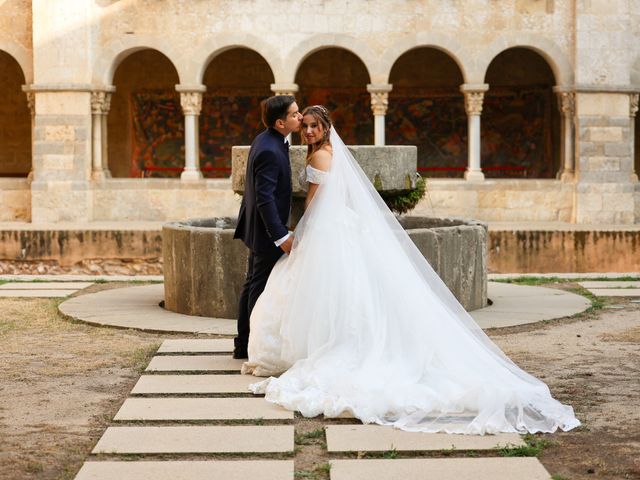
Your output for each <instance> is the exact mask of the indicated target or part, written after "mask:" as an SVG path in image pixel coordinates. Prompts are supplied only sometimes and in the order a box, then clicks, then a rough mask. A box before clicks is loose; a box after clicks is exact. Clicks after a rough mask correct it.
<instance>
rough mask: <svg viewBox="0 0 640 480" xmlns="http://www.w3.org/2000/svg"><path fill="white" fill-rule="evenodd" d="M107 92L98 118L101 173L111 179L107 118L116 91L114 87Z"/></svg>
mask: <svg viewBox="0 0 640 480" xmlns="http://www.w3.org/2000/svg"><path fill="white" fill-rule="evenodd" d="M107 88H108V89H109V90H108V91H107V92H105V96H104V103H103V105H102V115H101V117H100V126H101V130H102V132H101V133H102V171H103V173H104V175H105V177H106V178H111V170H110V169H109V148H108V147H109V140H108V138H107V117H108V116H109V110H111V95H112V94H113V92H115V91H116V87H114V86H111V87H107Z"/></svg>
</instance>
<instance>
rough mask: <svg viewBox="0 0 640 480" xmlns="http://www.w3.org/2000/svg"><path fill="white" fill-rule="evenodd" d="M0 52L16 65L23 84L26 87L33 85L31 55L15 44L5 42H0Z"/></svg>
mask: <svg viewBox="0 0 640 480" xmlns="http://www.w3.org/2000/svg"><path fill="white" fill-rule="evenodd" d="M0 50H2V51H4V52H6V53H7V54H9V55H11V56H12V57H13V59H14V60H15V61H16V62H17V63H18V65H19V66H20V69H21V70H22V74H23V75H24V81H25V83H26V84H27V85H28V84H30V83H33V58H32V56H31V54H30V53H29V52H28V51H27V50H26V49H25V48H23V47H22V46H20V45H18V44H17V43H14V42H8V41H6V40H0Z"/></svg>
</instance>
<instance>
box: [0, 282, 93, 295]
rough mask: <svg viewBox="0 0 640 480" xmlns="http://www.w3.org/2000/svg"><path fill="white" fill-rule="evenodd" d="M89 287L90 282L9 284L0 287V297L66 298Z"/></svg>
mask: <svg viewBox="0 0 640 480" xmlns="http://www.w3.org/2000/svg"><path fill="white" fill-rule="evenodd" d="M91 285H93V283H91V282H9V283H4V284H2V285H0V297H33V298H36V297H37V298H57V297H68V296H69V295H72V294H74V293H76V292H77V291H79V290H82V289H83V288H87V287H89V286H91Z"/></svg>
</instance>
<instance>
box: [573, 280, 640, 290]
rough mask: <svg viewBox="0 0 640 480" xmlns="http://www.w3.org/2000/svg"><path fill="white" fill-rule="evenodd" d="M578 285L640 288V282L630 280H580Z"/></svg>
mask: <svg viewBox="0 0 640 480" xmlns="http://www.w3.org/2000/svg"><path fill="white" fill-rule="evenodd" d="M578 285H580V286H581V287H584V288H588V289H590V288H627V287H633V288H640V282H636V281H629V282H619V281H606V282H603V281H589V282H579V283H578Z"/></svg>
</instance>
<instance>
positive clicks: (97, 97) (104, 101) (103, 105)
mask: <svg viewBox="0 0 640 480" xmlns="http://www.w3.org/2000/svg"><path fill="white" fill-rule="evenodd" d="M110 109H111V93H110V92H106V91H103V90H100V91H94V92H91V113H93V114H94V115H106V114H107V113H109V110H110Z"/></svg>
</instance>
